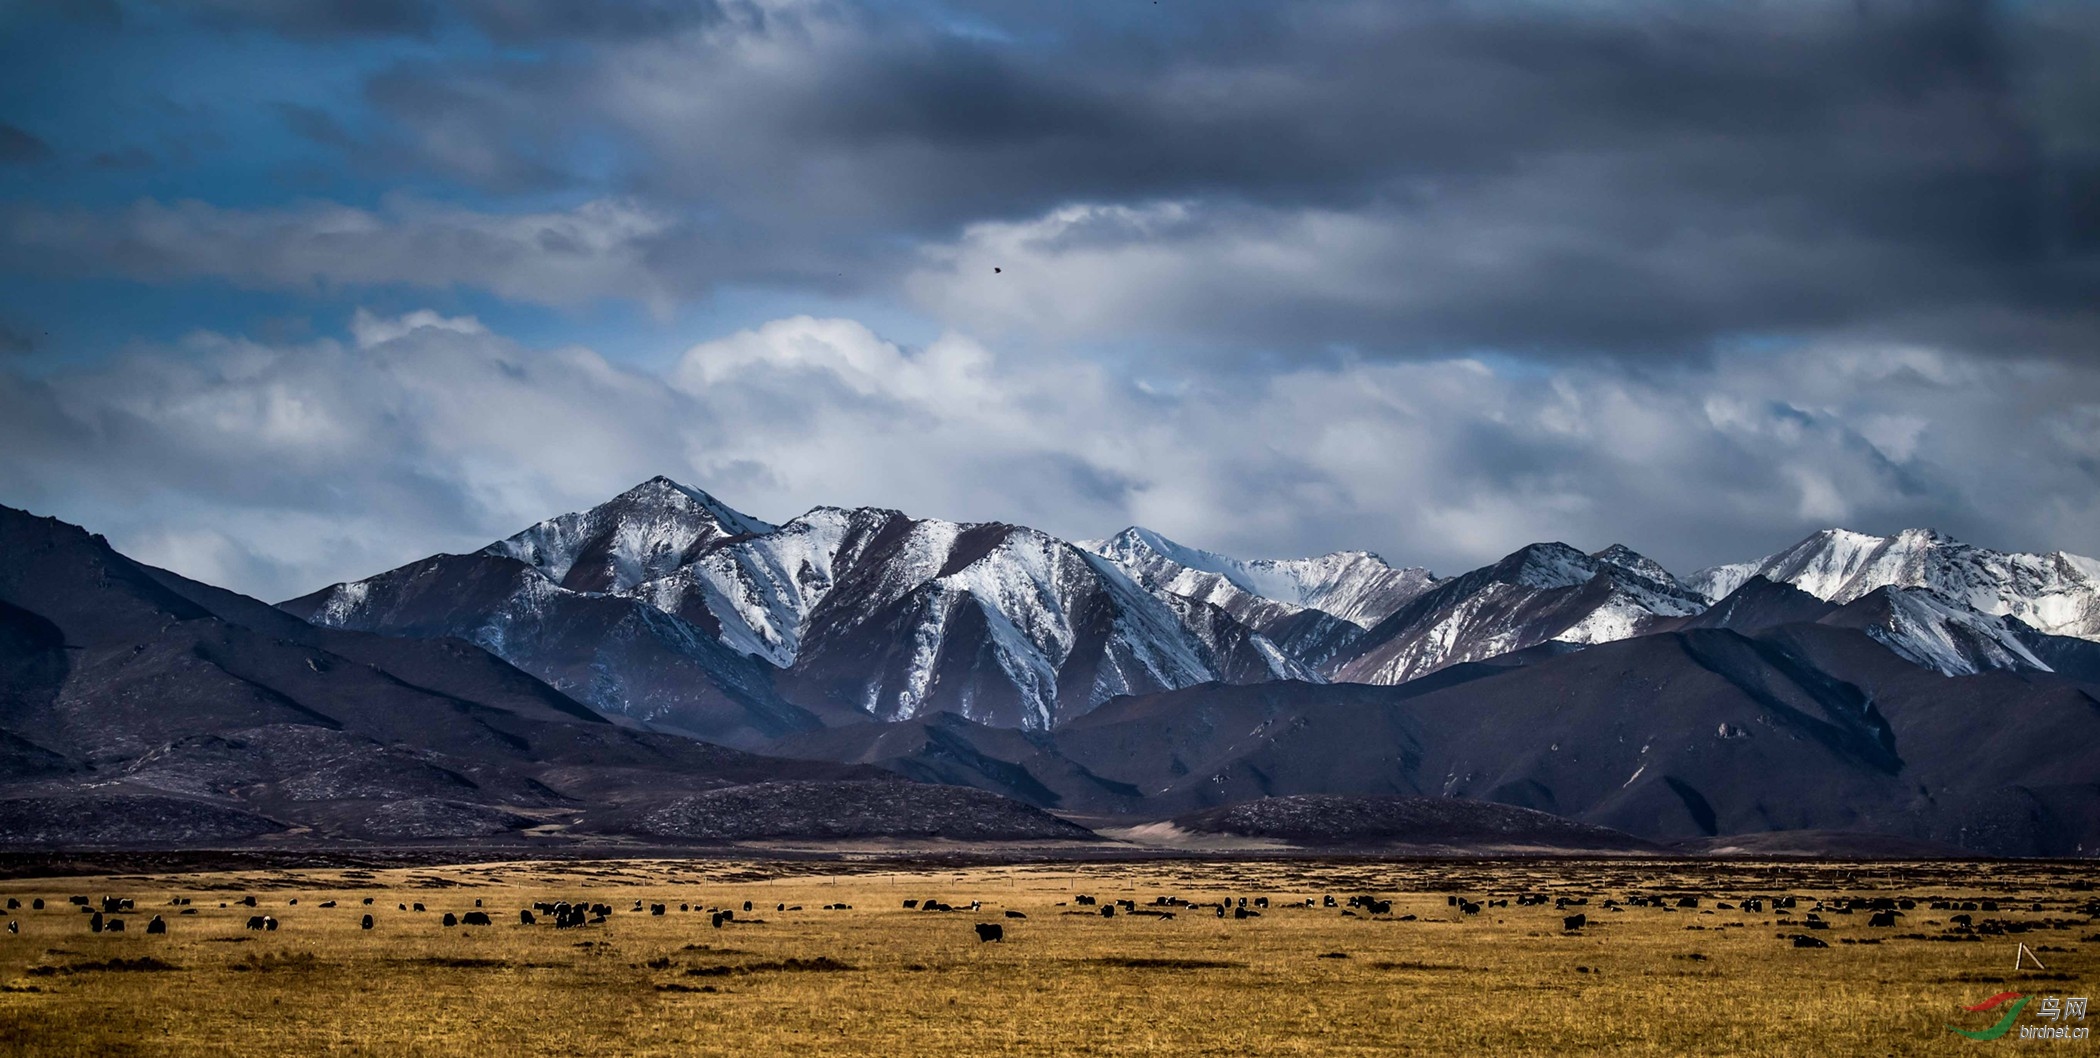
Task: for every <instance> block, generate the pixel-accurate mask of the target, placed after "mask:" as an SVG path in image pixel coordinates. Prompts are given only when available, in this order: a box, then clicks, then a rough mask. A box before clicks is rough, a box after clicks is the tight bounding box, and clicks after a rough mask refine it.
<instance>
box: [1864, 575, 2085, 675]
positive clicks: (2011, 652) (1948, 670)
mask: <svg viewBox="0 0 2100 1058" xmlns="http://www.w3.org/2000/svg"><path fill="white" fill-rule="evenodd" d="M1884 591H1885V595H1886V598H1887V602H1888V608H1887V610H1886V612H1885V614H1884V615H1883V617H1882V619H1881V620H1880V621H1877V622H1874V623H1870V624H1868V625H1867V626H1866V627H1865V631H1866V633H1867V635H1869V636H1872V637H1873V638H1874V639H1875V640H1877V641H1878V642H1880V643H1881V644H1882V645H1883V646H1886V647H1888V648H1889V649H1890V650H1893V651H1895V652H1896V653H1897V654H1899V655H1901V656H1902V657H1903V658H1904V659H1906V660H1908V661H1911V662H1914V663H1916V664H1919V665H1923V666H1925V667H1927V668H1930V669H1936V670H1938V671H1939V672H1940V673H1941V674H1943V675H1947V676H1972V675H1975V674H1976V673H1979V672H1982V671H1984V670H1985V669H2012V670H2020V669H2025V670H2028V671H2036V672H2048V671H2050V668H2049V666H2048V665H2046V664H2043V663H2042V661H2041V659H2040V658H2037V657H2035V656H2034V653H2033V652H2032V651H2030V650H2029V649H2028V648H2027V645H2026V644H2024V643H2022V642H2021V641H2020V639H2019V637H2018V636H2016V635H2014V634H2013V632H2012V630H2011V629H2008V628H2007V627H2006V626H2005V623H2004V621H2003V620H2001V619H1999V618H1994V617H1985V616H1983V615H1981V614H1978V613H1976V612H1975V611H1973V610H1969V609H1966V608H1963V607H1959V606H1954V605H1950V604H1949V603H1947V602H1946V601H1945V600H1943V599H1941V598H1940V597H1939V596H1938V595H1936V594H1934V593H1933V592H1931V591H1929V590H1926V589H1922V588H1888V589H1885V590H1884Z"/></svg>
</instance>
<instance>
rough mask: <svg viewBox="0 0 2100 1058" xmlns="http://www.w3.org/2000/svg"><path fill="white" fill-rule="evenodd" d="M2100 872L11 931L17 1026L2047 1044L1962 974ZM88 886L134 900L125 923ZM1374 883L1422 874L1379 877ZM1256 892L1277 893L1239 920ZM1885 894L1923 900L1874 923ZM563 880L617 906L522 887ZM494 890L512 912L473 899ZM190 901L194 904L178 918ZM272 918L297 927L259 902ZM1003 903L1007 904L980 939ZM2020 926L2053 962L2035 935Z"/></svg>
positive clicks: (1535, 1047)
mask: <svg viewBox="0 0 2100 1058" xmlns="http://www.w3.org/2000/svg"><path fill="white" fill-rule="evenodd" d="M2092 884H2093V882H2092V874H2091V870H2090V868H2088V867H2084V866H2074V865H2067V864H2042V863H2021V864H1981V865H1979V864H1959V865H1956V864H1944V865H1936V864H1890V863H1872V864H1827V863H1817V864H1806V863H1742V862H1728V863H1706V862H1671V863H1657V862H1654V861H1638V862H1633V861H1601V862H1581V863H1575V862H1559V861H1510V862H1411V863H1409V862H1401V863H1395V862H1367V861H1354V862H1352V861H1317V862H1316V861H1290V862H1286V861H1252V862H1249V861H1231V862H1192V861H1158V862H1148V863H1135V864H1133V863H1114V864H1109V863H1102V864H1073V863H1044V864H1027V865H1015V866H981V865H980V866H946V865H940V864H933V863H926V862H918V863H912V864H900V863H896V862H858V863H817V862H790V863H767V862H726V861H643V860H635V861H613V862H595V863H547V862H517V863H482V864H473V865H465V866H456V867H415V868H397V869H371V870H350V869H328V870H245V871H235V872H227V873H191V874H155V875H122V876H103V877H67V878H16V879H10V880H7V881H5V882H0V894H4V896H6V897H7V898H10V899H12V900H13V901H16V902H18V903H19V906H18V907H15V908H13V909H11V910H8V911H6V912H5V913H4V917H5V918H6V919H8V920H9V921H12V922H16V923H19V926H18V929H19V932H14V933H6V934H0V1053H5V1054H9V1055H24V1056H31V1055H34V1056H44V1055H82V1056H108V1055H122V1054H174V1055H192V1054H194V1055H212V1056H218V1055H229V1054H230V1055H287V1054H297V1055H314V1054H345V1055H351V1054H355V1055H445V1054H490V1055H576V1054H639V1055H695V1054H722V1055H748V1054H776V1053H792V1054H875V1055H885V1056H891V1058H901V1056H909V1055H944V1054H954V1055H981V1054H1045V1055H1051V1054H1058V1055H1062V1054H1140V1053H1143V1054H1152V1053H1159V1054H1215V1055H1243V1054H1317V1055H1348V1054H1396V1053H1399V1054H1406V1053H1420V1054H1495V1055H1548V1054H1569V1053H1577V1054H1579V1053H1613V1054H1656V1055H1684V1054H1736V1053H1740V1054H1783V1055H1830V1054H1877V1055H1878V1054H1914V1053H1915V1054H1937V1053H1946V1054H1956V1053H1966V1054H1975V1053H1983V1050H1988V1049H1992V1048H1997V1047H2010V1046H2016V1045H2019V1041H2017V1040H2006V1039H2001V1040H1999V1041H1996V1042H1995V1043H1977V1042H1974V1041H1971V1040H1969V1039H1966V1038H1963V1037H1961V1036H1957V1035H1955V1034H1953V1033H1952V1032H1950V1031H1949V1026H1950V1025H1955V1026H1958V1027H1963V1028H1968V1029H1985V1028H1988V1027H1989V1026H1990V1025H1991V1023H1992V1022H1993V1021H1994V1020H1996V1018H1997V1017H1998V1014H1999V1011H1997V1010H1993V1011H1990V1012H1987V1013H1980V1014H1979V1013H1967V1012H1964V1011H1963V1010H1962V1008H1963V1007H1964V1006H1965V1005H1969V1004H1975V1003H1978V1002H1980V1001H1982V1000H1985V999H1987V998H1989V997H1990V996H1992V995H1994V994H1996V993H2000V992H2006V991H2015V992H2020V993H2022V994H2023V995H2033V996H2036V997H2040V996H2061V997H2073V996H2086V995H2089V994H2090V993H2091V992H2092V991H2093V989H2092V987H2091V985H2092V984H2093V983H2094V981H2095V977H2096V973H2095V971H2096V968H2100V960H2096V959H2095V952H2096V951H2100V934H2096V933H2095V930H2096V929H2100V926H2096V925H2095V924H2094V923H2093V921H2092V919H2093V915H2094V912H2095V910H2096V908H2095V906H2094V894H2093V892H2092V888H2091V887H2092ZM76 896H79V897H86V898H87V899H88V901H89V903H90V904H91V905H92V908H93V909H94V910H100V909H101V908H102V906H103V904H102V901H103V898H105V897H109V898H113V899H116V900H122V899H124V898H129V899H130V900H131V901H132V903H133V908H134V909H133V910H131V911H125V912H117V913H111V914H106V915H104V916H103V917H104V920H105V924H107V923H108V922H109V921H113V920H119V919H121V920H122V921H123V922H124V929H123V931H122V932H114V931H110V930H108V929H105V931H103V932H100V933H96V932H93V931H92V930H91V928H90V923H91V921H92V920H93V917H94V915H93V911H90V910H85V909H83V908H81V907H79V906H77V905H76V904H74V903H72V902H69V898H71V897H76ZM251 896H252V897H254V898H255V906H254V907H253V908H251V907H249V906H248V905H247V904H246V902H245V900H246V898H248V897H251ZM1365 896H1370V897H1375V898H1376V900H1378V901H1382V902H1389V906H1386V905H1385V904H1383V903H1380V904H1373V903H1368V902H1366V901H1364V900H1361V899H1359V900H1357V901H1356V903H1357V904H1358V906H1355V907H1351V906H1350V903H1351V898H1352V897H1359V898H1360V897H1365ZM1785 896H1793V897H1794V898H1795V901H1794V905H1793V906H1792V907H1780V906H1775V905H1777V904H1778V903H1779V901H1778V899H1777V898H1780V897H1785ZM1082 897H1086V898H1090V899H1091V900H1092V901H1093V902H1092V904H1091V905H1089V904H1086V903H1083V902H1082V899H1081V898H1082ZM1242 897H1244V898H1246V900H1247V907H1248V909H1249V910H1250V911H1252V912H1258V914H1254V915H1250V916H1249V917H1246V918H1239V917H1234V916H1232V915H1228V916H1227V917H1224V918H1220V917H1219V915H1218V911H1217V906H1218V905H1221V904H1223V903H1226V902H1228V901H1229V903H1230V905H1231V906H1232V907H1233V908H1234V909H1235V911H1237V909H1238V907H1239V900H1240V898H1242ZM1328 897H1333V898H1334V901H1335V905H1336V906H1331V907H1330V906H1327V904H1326V899H1327V898H1328ZM1264 898H1265V899H1266V901H1267V903H1268V906H1267V907H1265V908H1264V907H1260V906H1259V902H1260V900H1262V899H1264ZM1562 898H1566V899H1568V900H1570V901H1583V900H1586V901H1587V903H1571V904H1570V905H1569V906H1566V907H1557V906H1556V904H1557V903H1558V902H1559V901H1560V900H1561V899H1562ZM1876 898H1886V899H1888V900H1893V901H1907V902H1908V907H1907V909H1904V904H1902V903H1898V904H1897V905H1896V909H1897V910H1899V911H1900V914H1897V915H1893V916H1890V917H1889V918H1884V919H1882V920H1881V921H1883V922H1885V923H1886V922H1889V921H1891V919H1892V920H1893V924H1884V925H1873V924H1871V923H1872V922H1873V921H1874V918H1873V916H1874V910H1873V907H1874V901H1875V899H1876ZM37 899H42V900H43V901H44V906H43V908H42V909H41V910H38V909H36V908H35V907H34V901H35V900H37ZM1308 900H1310V901H1311V903H1312V906H1307V901H1308ZM177 901H187V903H179V902H177ZM367 901H369V903H367ZM561 901H569V902H572V903H578V904H585V905H588V904H601V905H606V906H609V907H610V909H611V913H610V914H609V915H606V916H604V918H603V920H602V921H598V922H588V921H586V922H585V923H584V924H582V925H576V926H572V927H568V928H559V927H557V926H556V924H555V923H554V916H553V915H551V914H548V913H546V912H545V911H544V910H542V911H541V912H538V913H536V914H535V918H537V919H538V921H537V923H535V924H532V925H526V924H523V923H522V922H521V920H520V915H519V912H520V910H521V909H526V910H529V909H531V908H532V907H533V905H534V904H536V903H538V904H541V905H543V906H544V905H547V904H553V903H557V902H561ZM747 901H748V902H749V905H750V910H748V911H747V910H745V905H746V902H747ZM906 901H916V902H918V903H919V904H920V905H921V906H922V907H923V905H924V904H925V903H926V902H928V901H933V902H935V903H936V904H944V905H947V906H948V907H950V908H952V910H946V911H942V910H933V911H926V910H922V909H918V908H909V909H908V908H906V907H905V902H906ZM1118 901H1129V902H1130V904H1129V905H1124V906H1117V902H1118ZM1162 901H1164V902H1162ZM1454 901H1462V902H1463V903H1469V904H1474V905H1477V907H1478V910H1477V912H1476V913H1467V911H1466V908H1465V907H1464V906H1463V904H1461V903H1457V902H1454ZM1505 901H1506V903H1505ZM1607 901H1611V902H1612V903H1611V904H1610V905H1607V903H1606V902H1607ZM1746 901H1754V902H1753V903H1751V904H1749V905H1747V906H1746V903H1745V902H1746ZM973 902H975V903H976V904H977V907H976V908H975V909H974V910H973V909H972V907H971V905H972V903H973ZM1693 902H1696V906H1691V905H1692V903H1693ZM637 903H639V906H640V908H641V910H635V908H636V906H637ZM330 904H332V906H325V905H330ZM417 904H421V905H423V907H424V908H425V910H423V911H420V912H418V911H416V910H413V908H414V907H415V905H417ZM656 904H661V905H663V906H664V910H663V913H661V914H656V913H653V908H652V905H656ZM1192 905H1197V906H1192ZM1202 905H1208V906H1202ZM1935 905H1939V906H1935ZM1968 905H1974V909H1973V910H1971V909H1969V908H1968ZM404 906H406V907H407V908H409V909H408V910H403V907H404ZM1103 906H1109V907H1114V908H1115V914H1114V915H1113V916H1104V915H1103V914H1102V912H1101V909H1102V907H1103ZM724 909H726V910H728V911H730V912H732V913H733V915H734V918H733V920H729V921H723V922H722V923H721V924H720V925H719V926H717V925H715V924H714V923H715V920H716V914H715V912H717V911H720V910H724ZM476 910H479V911H481V912H483V913H484V914H486V915H488V916H489V918H490V920H491V923H492V924H490V925H486V926H481V925H474V926H468V925H456V926H452V927H447V926H445V925H444V924H443V921H444V916H445V915H446V914H448V913H449V914H452V915H455V916H464V915H465V914H467V913H468V912H471V911H476ZM1134 911H1135V912H1138V913H1134ZM367 914H369V915H371V916H372V918H373V926H372V928H371V929H369V930H367V929H364V928H362V919H363V917H364V916H365V915H367ZM1575 914H1581V915H1582V916H1583V917H1584V918H1585V919H1586V922H1585V924H1583V925H1582V926H1581V927H1580V928H1578V929H1572V930H1571V929H1568V928H1566V926H1567V925H1568V921H1567V919H1568V916H1571V915H1575ZM156 915H158V916H160V918H161V920H162V922H163V923H165V925H166V932H165V933H149V932H147V926H148V923H149V921H150V920H151V919H152V918H153V917H154V916H156ZM1962 915H1966V916H1967V918H1966V919H1962V918H1958V917H1957V916H1962ZM257 916H268V917H269V918H271V919H274V920H275V922H276V923H277V928H276V929H274V930H254V929H250V928H248V926H249V921H250V919H251V918H254V917H257ZM1017 916H1025V917H1017ZM1170 916H1171V917H1170ZM1811 920H1813V921H1815V922H1820V923H1822V924H1823V925H1822V927H1821V928H1817V927H1814V926H1812V925H1810V922H1811ZM980 923H983V924H990V925H997V926H1000V927H1001V928H1002V929H1003V931H1004V934H1005V936H1004V939H1003V940H1000V941H996V942H984V941H980V940H979V938H978V934H977V930H976V928H975V927H976V926H977V925H978V924H980ZM1797 936H1798V937H1808V938H1812V941H1811V942H1809V943H1810V944H1814V943H1817V942H1820V944H1821V945H1822V946H1797V942H1796V941H1795V940H1794V939H1793V938H1795V937H1797ZM2022 943H2024V944H2025V945H2026V946H2027V948H2028V949H2029V950H2030V951H2032V952H2033V953H2034V955H2035V957H2036V958H2037V959H2038V960H2040V962H2041V963H2042V964H2043V965H2044V966H2045V967H2046V968H2045V969H2040V970H2037V969H2035V968H2034V964H2033V962H2032V961H2027V962H2025V963H2024V965H2025V968H2024V969H2021V970H2017V971H2016V970H2015V968H2014V963H2015V958H2016V955H2017V948H2016V945H2018V944H2022ZM2092 1017H2093V1018H2096V1019H2100V1012H2096V1013H2095V1014H2094V1015H2092ZM2020 1020H2021V1023H2022V1024H2027V1023H2032V1022H2033V1021H2034V1018H2033V1017H2032V1016H2031V1015H2023V1016H2022V1018H2021V1019H2020ZM2062 1024H2067V1025H2072V1026H2076V1025H2079V1024H2081V1022H2078V1021H2064V1022H2062ZM2015 1035H2017V1034H2015ZM2028 1046H2030V1047H2034V1046H2038V1045H2035V1044H2029V1045H2028ZM2041 1046H2051V1047H2061V1048H2067V1049H2068V1050H2067V1051H2066V1052H2065V1053H2083V1052H2084V1051H2085V1049H2086V1048H2088V1047H2090V1046H2091V1044H2090V1043H2089V1042H2085V1041H2076V1040H2072V1041H2063V1042H2057V1043H2053V1044H2047V1045H2041ZM1979 1049H1982V1050H1979ZM2052 1053H2053V1052H2052Z"/></svg>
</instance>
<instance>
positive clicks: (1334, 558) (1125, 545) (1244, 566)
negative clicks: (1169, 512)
mask: <svg viewBox="0 0 2100 1058" xmlns="http://www.w3.org/2000/svg"><path fill="white" fill-rule="evenodd" d="M1078 546H1079V547H1082V548H1084V549H1086V550H1088V551H1091V552H1093V553H1095V554H1097V555H1100V556H1102V557H1103V558H1106V559H1109V560H1110V561H1112V562H1115V563H1116V564H1117V565H1119V566H1121V567H1123V569H1124V570H1126V571H1128V572H1129V573H1130V575H1131V576H1132V577H1133V578H1134V579H1136V580H1137V582H1138V583H1140V584H1142V585H1144V586H1145V587H1147V588H1149V589H1151V590H1153V591H1165V592H1172V593H1173V594H1176V595H1181V596H1186V597H1188V598H1192V599H1200V600H1203V601H1204V602H1208V603H1211V604H1212V605H1215V606H1219V607H1222V608H1224V609H1225V610H1226V611H1228V612H1230V613H1232V614H1233V615H1234V616H1236V617H1239V618H1241V619H1242V620H1247V621H1249V623H1250V624H1254V625H1256V626H1257V627H1259V626H1261V625H1263V624H1266V623H1268V622H1270V621H1274V620H1277V619H1279V618H1282V617H1287V616H1289V615H1290V614H1292V613H1296V612H1298V611H1300V610H1307V609H1312V610H1319V611H1321V612H1323V613H1327V614H1331V615H1333V616H1335V617H1338V618H1341V619H1342V620H1344V621H1347V622H1349V623H1351V624H1354V625H1356V626H1357V627H1359V628H1369V627H1370V626H1372V625H1374V624H1377V623H1378V622H1379V621H1381V620H1383V619H1384V618H1385V617H1386V616H1387V615H1389V614H1391V613H1392V612H1393V611H1394V610H1397V609H1399V608H1400V606H1401V605H1402V604H1404V603H1405V602H1406V601H1407V600H1408V599H1411V598H1413V597H1415V596H1416V595H1420V594H1421V593H1422V592H1423V591H1426V590H1428V588H1429V587H1430V586H1431V585H1433V584H1435V583H1436V578H1435V577H1434V576H1433V575H1432V574H1431V573H1430V572H1429V571H1428V570H1426V569H1420V568H1416V567H1408V568H1397V567H1394V566H1392V565H1390V564H1388V563H1387V562H1386V561H1385V560H1384V559H1382V558H1380V557H1378V556H1377V555H1374V554H1372V553H1371V552H1369V551H1337V552H1334V553H1333V554H1328V555H1321V556H1318V557H1315V558H1293V559H1252V560H1244V559H1236V558H1229V557H1227V556H1224V555H1220V554H1217V553H1215V552H1210V551H1203V550H1199V549H1197V548H1193V547H1188V546H1185V545H1182V544H1178V543H1176V542H1174V541H1172V540H1169V539H1167V538H1166V537H1164V536H1162V535H1160V534H1159V533H1156V532H1153V531H1152V530H1150V529H1145V528H1142V527H1139V526H1132V527H1130V528H1128V529H1125V530H1123V531H1122V532H1120V533H1117V534H1116V535H1115V536H1112V537H1109V538H1108V539H1106V540H1089V541H1083V542H1081V543H1080V544H1079V545H1078ZM1264 603H1266V604H1269V605H1263V604H1264Z"/></svg>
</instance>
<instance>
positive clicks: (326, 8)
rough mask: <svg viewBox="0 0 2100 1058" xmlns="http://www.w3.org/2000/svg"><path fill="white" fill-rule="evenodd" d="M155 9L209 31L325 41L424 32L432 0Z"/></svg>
mask: <svg viewBox="0 0 2100 1058" xmlns="http://www.w3.org/2000/svg"><path fill="white" fill-rule="evenodd" d="M153 2H154V3H155V5H156V6H159V7H162V8H165V9H167V10H170V11H175V12H179V13H182V14H186V15H189V16H191V17H194V18H196V19H198V20H199V21H201V22H203V23H205V24H207V25H213V26H223V27H228V28H247V27H253V28H259V29H266V30H269V31H272V32H276V33H282V34H285V35H286V36H292V37H303V38H327V37H336V36H346V35H348V36H385V35H393V34H403V33H407V34H422V33H427V32H429V30H430V29H431V27H432V26H433V25H434V24H435V20H436V16H437V5H436V4H435V3H432V2H431V0H153Z"/></svg>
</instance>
